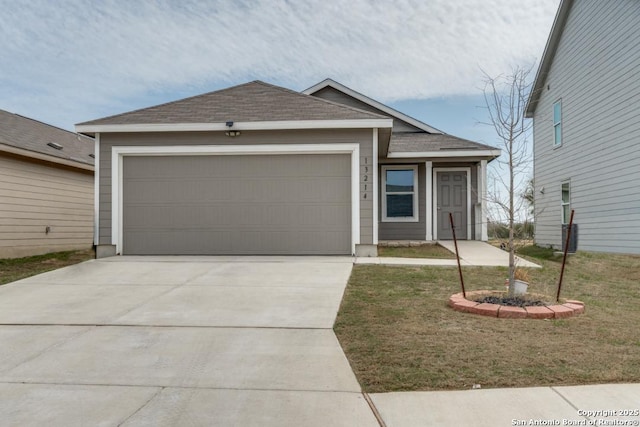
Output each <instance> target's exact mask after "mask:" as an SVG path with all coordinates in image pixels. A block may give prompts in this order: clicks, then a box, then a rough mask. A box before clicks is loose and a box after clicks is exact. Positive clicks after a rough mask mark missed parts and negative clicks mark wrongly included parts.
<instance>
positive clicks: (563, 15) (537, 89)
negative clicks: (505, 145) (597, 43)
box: [524, 0, 573, 118]
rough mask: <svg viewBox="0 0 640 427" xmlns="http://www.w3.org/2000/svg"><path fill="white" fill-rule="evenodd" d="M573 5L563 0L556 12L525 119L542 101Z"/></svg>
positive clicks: (570, 0)
mask: <svg viewBox="0 0 640 427" xmlns="http://www.w3.org/2000/svg"><path fill="white" fill-rule="evenodd" d="M572 5H573V0H562V1H561V2H560V6H559V7H558V12H556V17H555V19H554V21H553V26H552V27H551V32H550V33H549V38H548V39H547V44H546V46H545V48H544V53H543V54H542V60H541V61H540V65H539V66H538V71H537V72H536V78H535V80H534V81H533V87H532V88H531V93H530V94H529V100H528V101H527V106H526V108H525V113H524V115H525V117H528V118H531V117H533V114H534V113H535V111H536V107H537V106H538V101H539V100H540V94H541V92H542V90H543V89H544V84H545V82H546V81H547V76H548V74H549V70H550V69H551V63H552V62H553V58H554V57H555V55H556V50H557V49H558V45H559V44H560V38H561V37H562V32H563V30H564V26H565V24H566V23H567V18H568V16H569V11H570V10H571V6H572Z"/></svg>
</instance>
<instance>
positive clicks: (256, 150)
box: [111, 144, 360, 254]
mask: <svg viewBox="0 0 640 427" xmlns="http://www.w3.org/2000/svg"><path fill="white" fill-rule="evenodd" d="M256 154H262V155H278V154H350V155H351V253H352V254H355V251H356V245H357V244H359V243H360V197H359V191H360V186H359V182H360V178H359V170H360V167H359V162H360V160H359V159H360V146H359V145H358V144H265V145H188V146H153V147H141V146H115V147H112V149H111V244H112V245H115V246H116V253H118V254H121V253H122V236H123V228H122V215H123V210H124V209H123V202H122V183H123V177H122V170H123V158H124V157H125V156H194V155H196V156H199V155H201V156H221V155H222V156H224V155H256Z"/></svg>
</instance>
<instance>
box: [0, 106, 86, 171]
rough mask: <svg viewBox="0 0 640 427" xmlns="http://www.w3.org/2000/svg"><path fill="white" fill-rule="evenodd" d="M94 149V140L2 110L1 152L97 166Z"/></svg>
mask: <svg viewBox="0 0 640 427" xmlns="http://www.w3.org/2000/svg"><path fill="white" fill-rule="evenodd" d="M49 144H51V145H49ZM3 146H4V148H3ZM55 147H59V148H55ZM11 148H14V149H18V150H12V149H11ZM93 150H94V144H93V139H92V138H89V137H87V136H84V135H79V134H77V133H73V132H69V131H66V130H64V129H60V128H58V127H55V126H51V125H48V124H46V123H42V122H39V121H37V120H34V119H30V118H28V117H24V116H20V115H18V114H14V113H10V112H8V111H4V110H0V151H7V152H13V153H18V154H22V155H27V156H29V154H30V153H33V156H34V157H38V158H40V159H42V158H43V156H42V155H43V154H44V155H45V157H44V158H45V159H46V157H47V156H48V157H50V158H54V159H51V161H55V159H61V160H63V161H66V162H72V164H73V163H80V164H82V165H89V166H93V164H94V159H93V158H92V157H90V155H93ZM67 164H68V163H67Z"/></svg>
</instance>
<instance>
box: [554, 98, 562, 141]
mask: <svg viewBox="0 0 640 427" xmlns="http://www.w3.org/2000/svg"><path fill="white" fill-rule="evenodd" d="M553 145H554V146H556V147H558V146H560V145H562V101H558V102H556V103H555V104H553Z"/></svg>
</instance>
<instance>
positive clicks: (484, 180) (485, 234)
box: [480, 160, 489, 242]
mask: <svg viewBox="0 0 640 427" xmlns="http://www.w3.org/2000/svg"><path fill="white" fill-rule="evenodd" d="M480 171H481V172H480V177H481V178H482V181H481V182H482V185H481V186H480V197H481V199H480V200H481V202H480V203H482V205H481V207H482V210H481V213H482V218H481V224H480V226H481V227H482V232H481V234H480V239H481V240H482V241H483V242H486V241H488V240H489V230H488V228H487V161H486V160H481V161H480Z"/></svg>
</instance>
